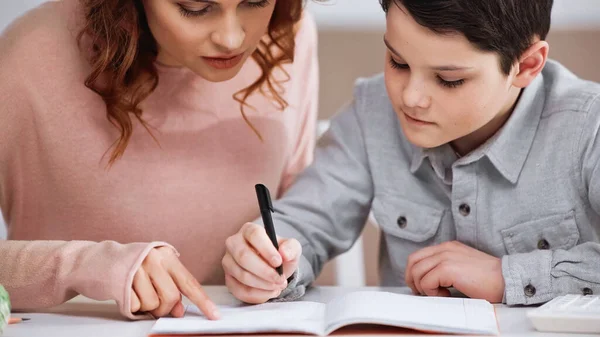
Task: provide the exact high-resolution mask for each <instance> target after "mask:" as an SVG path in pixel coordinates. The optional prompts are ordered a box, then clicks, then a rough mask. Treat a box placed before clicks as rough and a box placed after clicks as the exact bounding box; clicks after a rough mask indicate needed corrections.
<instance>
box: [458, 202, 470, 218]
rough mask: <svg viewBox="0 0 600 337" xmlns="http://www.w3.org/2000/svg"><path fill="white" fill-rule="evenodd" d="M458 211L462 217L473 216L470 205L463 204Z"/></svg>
mask: <svg viewBox="0 0 600 337" xmlns="http://www.w3.org/2000/svg"><path fill="white" fill-rule="evenodd" d="M458 211H459V212H460V214H461V215H462V216H468V215H469V214H471V206H469V205H468V204H462V205H460V206H459V207H458Z"/></svg>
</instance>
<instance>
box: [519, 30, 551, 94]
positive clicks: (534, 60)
mask: <svg viewBox="0 0 600 337" xmlns="http://www.w3.org/2000/svg"><path fill="white" fill-rule="evenodd" d="M549 51H550V46H549V45H548V42H546V41H537V42H536V43H534V44H532V45H531V46H530V47H529V48H527V50H525V52H523V54H522V55H521V58H520V59H519V63H518V64H517V73H516V75H515V78H514V79H513V85H514V86H515V87H518V88H525V87H527V86H528V85H529V84H530V83H531V82H532V81H533V80H534V79H535V78H536V76H537V75H538V74H539V73H540V72H541V71H542V69H544V66H545V65H546V61H547V60H548V52H549Z"/></svg>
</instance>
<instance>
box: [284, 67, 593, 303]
mask: <svg viewBox="0 0 600 337" xmlns="http://www.w3.org/2000/svg"><path fill="white" fill-rule="evenodd" d="M357 83H358V84H357V86H356V89H355V99H354V100H353V102H352V103H351V104H350V105H349V106H348V107H347V108H346V109H345V111H343V112H341V113H340V114H338V115H337V116H336V117H335V118H334V119H333V121H332V125H331V128H330V130H329V131H328V132H327V133H326V134H325V135H324V136H323V137H322V139H321V140H320V142H319V144H318V148H317V150H316V154H315V161H314V163H313V165H312V166H310V167H309V168H308V169H307V170H306V171H305V172H304V173H303V174H302V175H301V176H300V177H299V178H298V180H297V182H296V183H295V184H294V185H293V187H292V188H291V189H290V190H289V191H288V192H287V193H286V195H284V196H283V198H282V199H280V200H278V201H276V202H275V203H274V208H275V213H276V214H275V215H274V222H275V225H276V230H277V234H278V235H279V236H282V237H294V238H296V239H298V240H299V241H300V243H301V244H302V247H303V258H302V259H301V262H300V267H299V272H298V274H297V275H296V276H297V277H296V279H295V280H294V282H292V283H291V284H290V288H289V289H288V291H285V292H284V294H283V295H282V296H283V297H284V298H286V297H289V296H298V295H301V294H302V293H303V290H304V288H305V286H307V285H308V284H310V283H311V282H312V281H313V280H314V278H315V275H317V274H318V273H319V272H320V270H321V268H322V266H323V264H324V263H325V262H326V261H327V260H329V259H331V258H333V257H335V256H336V255H338V254H341V253H343V252H345V251H346V250H348V249H349V248H350V247H351V246H352V244H353V243H354V242H355V240H356V239H357V238H358V236H359V235H360V233H361V231H362V229H363V227H364V224H365V222H366V220H367V217H368V215H369V212H370V211H371V210H372V211H373V214H374V216H375V218H376V220H377V222H378V224H379V226H380V227H381V229H382V240H381V247H380V252H379V253H380V274H381V280H382V285H384V286H403V285H404V269H405V267H406V263H407V257H408V255H409V254H411V253H413V252H415V251H417V250H419V249H421V248H424V247H426V246H431V245H436V244H440V243H442V242H445V241H450V240H458V241H460V242H462V243H464V244H467V245H469V246H471V247H474V248H476V249H478V250H480V251H483V252H485V253H488V254H491V255H494V256H497V257H502V273H503V276H504V280H505V284H506V288H505V294H504V300H505V302H506V303H507V304H533V303H540V302H545V301H548V300H550V299H552V298H553V297H555V296H557V295H561V294H566V293H579V294H581V293H582V292H588V293H589V292H594V293H598V294H600V244H598V232H599V229H600V216H599V214H600V166H599V165H598V160H599V159H600V144H599V141H600V136H599V130H600V85H598V84H595V83H592V82H587V81H583V80H581V79H579V78H577V77H575V76H574V75H573V74H572V73H570V72H569V71H568V70H567V69H565V68H564V67H562V66H561V65H560V64H558V63H556V62H552V61H550V62H549V63H548V64H547V65H546V67H545V68H544V70H543V72H542V74H541V75H540V76H538V77H537V78H536V79H535V80H534V81H533V83H531V85H530V86H529V87H527V88H526V89H525V90H524V91H523V93H522V95H521V97H520V100H519V102H518V104H517V106H516V109H515V110H514V112H513V113H512V115H511V117H510V118H509V120H508V121H507V123H506V124H505V125H504V127H503V128H502V129H501V130H500V131H498V132H497V133H496V135H495V136H493V137H492V138H491V139H489V140H488V141H487V142H486V143H485V144H484V145H482V146H481V147H479V148H478V149H476V150H475V151H473V152H472V153H470V154H468V155H466V156H465V157H462V158H457V157H456V155H455V153H454V151H453V150H452V149H451V147H450V146H449V145H444V146H441V147H439V148H434V149H422V148H419V147H416V146H414V145H412V144H411V143H410V142H409V141H408V140H407V139H406V138H405V136H404V135H403V132H402V129H401V127H400V125H399V122H398V120H397V117H396V114H395V113H394V110H393V108H392V106H391V103H390V101H389V99H388V97H387V93H386V89H385V85H384V79H383V76H381V75H379V76H376V77H373V78H370V79H363V80H359V81H358V82H357ZM357 263H362V261H357ZM584 289H586V290H584ZM293 294H295V295H293Z"/></svg>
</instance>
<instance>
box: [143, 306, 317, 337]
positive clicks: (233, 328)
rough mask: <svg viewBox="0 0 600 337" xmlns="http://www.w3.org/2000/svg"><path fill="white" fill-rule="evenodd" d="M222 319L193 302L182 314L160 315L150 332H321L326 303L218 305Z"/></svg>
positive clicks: (162, 333)
mask: <svg viewBox="0 0 600 337" xmlns="http://www.w3.org/2000/svg"><path fill="white" fill-rule="evenodd" d="M219 312H220V314H221V319H220V320H216V321H210V320H208V319H206V317H205V316H204V315H203V314H202V313H201V312H200V310H199V309H198V308H197V307H196V306H193V305H190V306H187V308H186V313H185V316H184V317H183V318H170V317H169V318H167V317H165V318H160V319H158V321H157V322H156V323H155V324H154V326H153V327H152V331H151V334H158V335H164V334H168V335H180V334H234V333H256V332H300V333H306V334H315V335H321V334H323V330H324V322H323V317H324V315H325V305H324V304H322V303H315V302H284V303H265V304H259V305H240V306H219Z"/></svg>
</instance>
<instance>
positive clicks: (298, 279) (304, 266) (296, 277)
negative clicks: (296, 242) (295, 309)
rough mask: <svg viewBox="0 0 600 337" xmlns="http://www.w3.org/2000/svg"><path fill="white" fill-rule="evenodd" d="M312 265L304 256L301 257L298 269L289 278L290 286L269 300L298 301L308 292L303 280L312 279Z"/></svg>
mask: <svg viewBox="0 0 600 337" xmlns="http://www.w3.org/2000/svg"><path fill="white" fill-rule="evenodd" d="M311 275H312V266H311V265H310V263H309V262H308V260H307V259H306V258H305V257H304V255H303V256H302V257H300V265H299V266H298V269H296V271H295V272H294V273H293V274H292V276H290V277H289V278H288V286H287V287H286V288H285V289H283V291H282V292H281V294H280V295H279V296H277V297H275V298H272V299H270V300H269V302H291V301H296V300H298V299H300V298H302V296H304V294H305V293H306V287H307V285H306V282H303V280H306V279H307V278H308V279H311Z"/></svg>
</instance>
